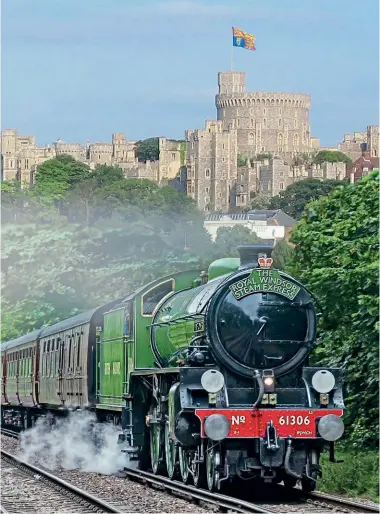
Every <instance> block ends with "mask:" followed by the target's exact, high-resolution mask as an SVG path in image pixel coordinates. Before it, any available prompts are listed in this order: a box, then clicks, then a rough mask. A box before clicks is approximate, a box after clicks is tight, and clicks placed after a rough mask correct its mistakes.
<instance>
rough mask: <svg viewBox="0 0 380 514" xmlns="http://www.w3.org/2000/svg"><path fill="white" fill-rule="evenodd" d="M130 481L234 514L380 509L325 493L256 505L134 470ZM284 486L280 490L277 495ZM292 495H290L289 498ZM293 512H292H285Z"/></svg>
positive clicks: (284, 497) (295, 495) (296, 493)
mask: <svg viewBox="0 0 380 514" xmlns="http://www.w3.org/2000/svg"><path fill="white" fill-rule="evenodd" d="M125 472H126V475H127V476H128V478H131V479H134V480H136V479H137V480H140V481H141V482H144V483H146V484H149V485H159V486H161V487H164V488H165V489H166V490H168V491H170V492H176V493H184V494H189V498H190V499H191V500H200V501H204V502H207V503H211V504H214V505H215V506H218V507H219V508H220V509H222V510H228V511H231V510H232V511H233V512H247V513H248V512H263V513H268V514H273V513H280V512H282V513H286V512H290V511H292V512H297V510H301V511H302V512H358V513H369V512H377V513H378V512H379V509H378V508H375V507H372V506H370V505H365V504H363V503H359V502H354V501H351V500H345V499H341V498H338V497H336V496H332V495H329V494H324V493H311V494H308V495H307V496H305V495H304V494H303V493H302V492H301V491H300V490H297V489H294V490H292V491H289V492H288V491H287V492H286V494H285V495H284V494H283V491H282V494H281V493H280V496H281V497H282V498H281V499H279V500H277V501H276V502H275V503H272V502H271V501H268V500H261V501H260V502H256V501H255V502H254V503H252V501H248V500H244V499H241V498H236V497H232V496H226V495H223V494H218V493H215V492H213V493H212V492H209V491H207V490H203V489H197V488H196V487H194V486H189V485H185V484H183V483H182V482H177V481H175V480H171V479H169V478H167V477H163V476H161V475H154V474H153V473H149V472H146V471H140V470H133V469H128V468H126V470H125ZM281 487H282V486H279V488H278V489H277V492H278V491H279V490H280V488H281ZM289 493H290V494H289ZM284 509H289V510H284Z"/></svg>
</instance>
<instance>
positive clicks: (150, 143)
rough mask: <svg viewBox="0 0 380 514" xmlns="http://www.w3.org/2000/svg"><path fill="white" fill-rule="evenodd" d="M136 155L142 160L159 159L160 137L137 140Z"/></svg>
mask: <svg viewBox="0 0 380 514" xmlns="http://www.w3.org/2000/svg"><path fill="white" fill-rule="evenodd" d="M136 155H137V158H138V160H139V161H140V162H145V161H158V159H159V157H160V150H159V145H158V137H150V138H149V139H144V140H143V141H137V143H136Z"/></svg>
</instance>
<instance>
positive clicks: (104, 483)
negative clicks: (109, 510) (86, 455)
mask: <svg viewBox="0 0 380 514" xmlns="http://www.w3.org/2000/svg"><path fill="white" fill-rule="evenodd" d="M1 447H2V449H3V450H5V451H8V452H9V453H13V454H17V450H18V448H19V442H18V441H17V440H16V439H13V438H11V437H7V436H3V435H2V437H1ZM34 464H35V465H36V466H41V464H40V463H38V462H36V463H34ZM48 471H49V472H50V473H51V470H48ZM54 473H55V474H56V475H58V476H59V477H60V478H62V479H63V480H66V481H68V482H70V483H72V484H74V485H76V486H77V487H79V488H81V489H84V490H85V491H88V492H89V493H92V494H94V495H95V496H97V497H99V498H101V499H103V500H104V501H107V502H108V503H111V504H112V505H116V506H117V507H118V508H121V509H122V510H123V512H131V513H132V512H147V513H158V512H159V513H173V512H193V513H198V512H208V513H210V512H216V511H217V509H216V507H214V506H212V505H206V504H200V505H196V504H194V503H192V502H190V501H188V500H184V499H182V498H178V497H176V496H174V495H170V494H169V493H168V492H167V491H161V490H157V489H155V488H153V487H148V486H147V485H143V484H140V483H138V482H135V481H134V480H130V479H128V478H120V477H116V476H112V475H111V476H109V475H100V474H97V473H88V472H84V471H79V470H69V471H68V470H59V471H55V472H54ZM334 496H335V497H336V498H337V500H339V499H340V498H344V499H346V500H351V501H354V502H358V503H361V504H363V506H373V507H378V505H377V504H376V503H374V502H373V501H371V500H367V499H363V498H351V497H347V496H344V497H342V496H340V497H339V496H338V495H334ZM252 500H253V501H254V498H253V497H252ZM322 501H323V500H322ZM274 503H277V502H274ZM260 504H261V506H262V507H264V508H267V509H268V510H273V511H275V512H298V513H299V514H300V513H307V512H313V514H314V513H315V514H317V512H326V509H324V508H323V507H322V508H321V507H319V508H318V506H317V505H316V504H314V505H313V504H312V503H309V504H303V505H302V506H301V505H299V504H298V505H297V504H296V503H294V504H292V503H291V502H289V503H287V504H284V503H282V502H279V504H277V505H276V504H269V503H268V504H267V503H266V502H262V501H261V502H260ZM330 512H334V510H333V509H332V510H330Z"/></svg>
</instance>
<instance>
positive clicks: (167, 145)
mask: <svg viewBox="0 0 380 514" xmlns="http://www.w3.org/2000/svg"><path fill="white" fill-rule="evenodd" d="M158 145H159V155H160V157H159V171H158V180H159V181H160V182H161V181H168V180H172V179H174V178H175V177H176V176H177V174H178V173H179V170H180V168H181V166H182V165H183V164H184V161H185V155H184V154H185V151H183V150H184V149H183V147H186V144H184V143H180V142H177V141H170V140H169V139H167V138H166V137H160V138H159V139H158Z"/></svg>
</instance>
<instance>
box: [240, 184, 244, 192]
mask: <svg viewBox="0 0 380 514" xmlns="http://www.w3.org/2000/svg"><path fill="white" fill-rule="evenodd" d="M240 191H241V193H244V186H243V184H241V185H240Z"/></svg>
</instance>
